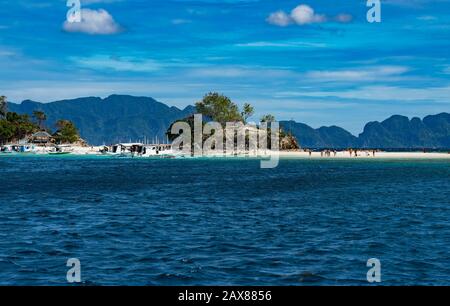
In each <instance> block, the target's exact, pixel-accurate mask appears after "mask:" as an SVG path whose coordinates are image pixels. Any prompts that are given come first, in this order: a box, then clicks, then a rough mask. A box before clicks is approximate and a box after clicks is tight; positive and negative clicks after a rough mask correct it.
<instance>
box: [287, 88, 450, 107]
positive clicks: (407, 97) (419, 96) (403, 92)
mask: <svg viewBox="0 0 450 306" xmlns="http://www.w3.org/2000/svg"><path fill="white" fill-rule="evenodd" d="M280 95H281V94H280ZM297 95H298V96H304V97H315V98H330V97H335V98H342V99H355V100H370V101H405V102H422V101H432V102H435V103H443V104H449V103H450V101H449V99H448V97H449V96H450V86H446V87H426V88H409V87H395V86H364V87H360V88H357V89H354V90H343V91H313V92H307V91H305V92H299V93H297V94H295V93H289V95H285V96H290V97H292V96H297Z"/></svg>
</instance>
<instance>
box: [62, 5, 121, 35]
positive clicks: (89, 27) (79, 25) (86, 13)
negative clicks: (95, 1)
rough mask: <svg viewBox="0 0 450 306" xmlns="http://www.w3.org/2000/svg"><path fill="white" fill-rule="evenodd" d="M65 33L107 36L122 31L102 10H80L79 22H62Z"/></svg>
mask: <svg viewBox="0 0 450 306" xmlns="http://www.w3.org/2000/svg"><path fill="white" fill-rule="evenodd" d="M63 28H64V30H65V31H66V32H79V33H87V34H91V35H95V34H98V35H109V34H116V33H119V32H121V31H122V27H121V26H120V25H119V24H117V23H116V22H115V21H114V18H113V17H112V16H111V15H110V14H109V13H108V12H107V11H105V10H104V9H99V10H91V9H82V10H81V22H72V23H71V22H68V21H66V22H64V25H63Z"/></svg>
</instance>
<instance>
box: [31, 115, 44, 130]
mask: <svg viewBox="0 0 450 306" xmlns="http://www.w3.org/2000/svg"><path fill="white" fill-rule="evenodd" d="M33 117H34V118H35V119H36V120H37V121H38V125H39V128H40V129H43V126H42V123H44V122H45V120H47V115H46V114H45V113H44V112H42V111H34V112H33Z"/></svg>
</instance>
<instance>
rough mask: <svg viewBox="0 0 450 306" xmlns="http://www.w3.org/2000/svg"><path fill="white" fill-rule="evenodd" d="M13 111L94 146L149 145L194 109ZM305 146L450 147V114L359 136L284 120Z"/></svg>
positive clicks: (137, 100)
mask: <svg viewBox="0 0 450 306" xmlns="http://www.w3.org/2000/svg"><path fill="white" fill-rule="evenodd" d="M8 109H9V111H13V112H17V113H22V114H29V115H32V113H33V111H35V110H40V111H43V112H45V113H46V115H47V122H46V124H47V126H48V127H49V128H51V129H53V128H54V125H55V123H56V121H57V120H59V119H67V120H71V121H73V122H74V123H75V124H76V126H77V127H78V129H79V131H80V135H81V137H82V138H84V139H85V140H86V141H88V143H90V144H92V145H101V144H110V143H116V142H124V141H130V140H132V141H137V140H140V141H142V140H143V139H144V138H146V139H148V140H149V141H151V140H154V139H156V137H158V139H159V140H160V141H161V140H162V139H166V138H165V133H166V131H167V128H168V127H169V125H170V124H171V123H172V122H173V121H175V120H177V119H182V118H185V117H187V116H189V115H191V114H193V113H194V112H195V107H194V106H188V107H186V108H184V109H179V108H177V107H169V106H167V105H165V104H163V103H161V102H158V101H156V100H155V99H152V98H149V97H134V96H127V95H112V96H109V97H107V98H105V99H102V98H98V97H87V98H78V99H72V100H62V101H56V102H51V103H39V102H35V101H30V100H25V101H23V102H22V103H21V104H15V103H9V104H8ZM280 125H281V126H282V127H283V129H284V130H285V131H287V132H291V133H292V134H293V135H294V136H295V137H296V138H297V140H298V141H299V143H300V145H301V146H302V147H307V148H350V147H359V148H384V149H386V148H395V149H403V148H404V149H406V148H450V114H449V113H441V114H438V115H431V116H427V117H425V118H423V120H422V119H420V118H412V119H411V120H410V119H409V118H408V117H405V116H399V115H394V116H392V117H390V118H388V119H386V120H384V121H382V122H377V121H375V122H369V123H367V124H366V126H365V127H364V131H363V132H362V133H361V134H359V136H358V137H357V136H354V135H352V134H351V133H350V132H348V131H346V130H345V129H343V128H340V127H338V126H330V127H321V128H318V129H314V128H312V127H310V126H308V125H306V124H303V123H299V122H295V121H281V122H280Z"/></svg>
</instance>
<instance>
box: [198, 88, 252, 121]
mask: <svg viewBox="0 0 450 306" xmlns="http://www.w3.org/2000/svg"><path fill="white" fill-rule="evenodd" d="M195 107H196V108H197V112H199V113H201V114H203V115H205V116H208V117H210V118H211V119H213V120H214V121H217V122H219V123H221V124H223V125H224V124H225V123H226V122H235V121H243V118H242V116H241V114H240V112H239V107H238V106H237V105H236V104H235V103H233V102H232V101H231V100H230V98H228V97H226V96H224V95H222V94H219V93H217V92H210V93H209V94H207V95H205V96H204V97H203V99H202V101H200V102H197V103H196V104H195Z"/></svg>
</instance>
